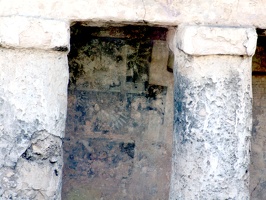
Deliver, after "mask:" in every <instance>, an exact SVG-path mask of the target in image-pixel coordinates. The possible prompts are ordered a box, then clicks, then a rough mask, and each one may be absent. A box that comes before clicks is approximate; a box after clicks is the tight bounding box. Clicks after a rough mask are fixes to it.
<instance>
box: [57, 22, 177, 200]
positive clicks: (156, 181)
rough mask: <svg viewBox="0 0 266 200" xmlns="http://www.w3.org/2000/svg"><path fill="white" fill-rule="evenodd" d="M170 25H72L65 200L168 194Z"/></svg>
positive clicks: (140, 197) (138, 197) (170, 116)
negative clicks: (168, 34) (168, 38)
mask: <svg viewBox="0 0 266 200" xmlns="http://www.w3.org/2000/svg"><path fill="white" fill-rule="evenodd" d="M167 31H168V29H167V28H161V27H148V26H124V27H117V26H116V27H114V26H108V27H91V26H88V24H86V23H77V24H75V25H73V26H72V27H71V51H70V53H69V56H68V60H69V71H70V79H69V80H70V81H69V86H68V116H67V124H66V136H65V139H64V144H63V148H64V169H63V189H62V199H66V200H67V199H168V195H169V188H170V176H171V158H172V132H173V130H172V127H173V109H172V108H173V74H172V73H171V70H170V69H169V68H168V70H167V64H168V61H169V57H170V56H169V50H168V45H167V41H166V37H167Z"/></svg>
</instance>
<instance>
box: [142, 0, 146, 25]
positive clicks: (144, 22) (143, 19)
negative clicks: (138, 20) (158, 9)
mask: <svg viewBox="0 0 266 200" xmlns="http://www.w3.org/2000/svg"><path fill="white" fill-rule="evenodd" d="M142 3H143V8H144V16H143V22H144V23H146V20H145V17H146V6H145V3H144V0H142Z"/></svg>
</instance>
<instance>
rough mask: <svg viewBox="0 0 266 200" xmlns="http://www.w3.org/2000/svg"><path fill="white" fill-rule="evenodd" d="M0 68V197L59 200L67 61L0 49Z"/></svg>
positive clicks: (46, 54)
mask: <svg viewBox="0 0 266 200" xmlns="http://www.w3.org/2000/svg"><path fill="white" fill-rule="evenodd" d="M0 68H1V74H0V85H1V87H0V96H1V100H0V101H1V103H0V104H1V106H0V107H1V109H0V112H1V114H0V134H1V135H0V137H1V140H0V151H1V154H0V155H1V161H0V165H1V170H0V174H1V175H0V176H1V179H0V181H1V183H2V184H1V192H0V197H1V198H2V199H60V187H61V176H62V174H61V171H62V146H61V137H63V136H64V129H65V117H66V103H67V102H66V95H67V94H66V92H67V90H66V88H67V81H68V69H67V59H66V55H65V54H62V53H54V52H53V53H52V52H43V51H30V50H19V51H18V50H10V49H0ZM59 76H60V78H59Z"/></svg>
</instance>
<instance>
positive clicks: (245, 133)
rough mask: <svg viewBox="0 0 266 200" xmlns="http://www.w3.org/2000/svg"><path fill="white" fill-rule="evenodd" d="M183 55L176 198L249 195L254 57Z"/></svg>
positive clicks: (177, 96) (178, 69)
mask: <svg viewBox="0 0 266 200" xmlns="http://www.w3.org/2000/svg"><path fill="white" fill-rule="evenodd" d="M178 55H179V56H178V57H176V59H177V65H176V67H175V93H174V95H175V101H174V103H175V115H174V116H175V117H174V120H175V122H174V124H175V125H174V126H175V128H174V141H175V142H174V157H173V168H172V183H171V194H170V199H249V191H248V184H249V171H248V170H249V146H250V132H251V121H252V119H251V97H252V95H251V76H250V74H251V69H250V64H251V58H250V57H237V56H235V57H234V56H217V55H216V56H199V57H192V56H188V55H186V54H184V53H182V52H179V53H178ZM215 72H217V73H215Z"/></svg>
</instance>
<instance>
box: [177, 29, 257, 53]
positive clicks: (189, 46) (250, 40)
mask: <svg viewBox="0 0 266 200" xmlns="http://www.w3.org/2000/svg"><path fill="white" fill-rule="evenodd" d="M176 40H177V47H178V48H179V49H180V50H182V51H184V52H185V53H187V54H190V55H198V56H201V55H246V56H252V55H253V54H254V53H255V49H256V43H257V33H256V30H255V28H252V27H248V28H236V27H220V26H219V27H218V26H195V25H181V26H179V27H178V31H177V35H176Z"/></svg>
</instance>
